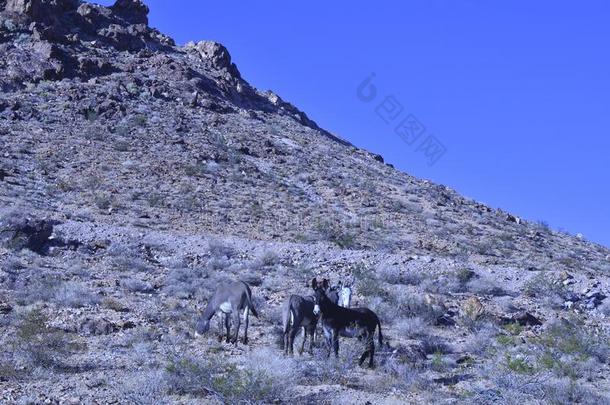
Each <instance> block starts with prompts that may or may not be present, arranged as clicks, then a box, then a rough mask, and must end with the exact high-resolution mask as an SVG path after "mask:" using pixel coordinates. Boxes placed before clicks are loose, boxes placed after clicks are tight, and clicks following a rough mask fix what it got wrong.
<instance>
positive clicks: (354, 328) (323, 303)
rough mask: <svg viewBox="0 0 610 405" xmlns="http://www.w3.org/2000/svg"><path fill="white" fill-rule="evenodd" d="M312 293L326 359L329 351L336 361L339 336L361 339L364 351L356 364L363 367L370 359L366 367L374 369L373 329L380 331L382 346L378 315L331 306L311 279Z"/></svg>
mask: <svg viewBox="0 0 610 405" xmlns="http://www.w3.org/2000/svg"><path fill="white" fill-rule="evenodd" d="M311 287H312V288H313V290H314V293H315V294H314V302H313V304H314V310H313V312H314V314H315V315H321V319H322V329H323V330H324V337H325V338H326V344H327V346H328V355H329V356H330V353H331V350H333V351H334V352H335V357H339V336H344V337H357V338H359V339H363V340H364V341H365V344H366V350H365V351H364V353H362V356H360V360H359V362H358V363H359V364H360V365H362V363H364V360H366V358H367V357H368V358H369V367H371V368H373V367H374V360H373V358H374V355H375V342H374V335H375V329H377V328H379V345H381V344H382V343H383V337H382V335H381V322H379V318H378V317H377V314H375V313H374V312H373V311H371V310H370V309H368V308H353V309H351V308H343V307H340V306H339V305H337V304H335V303H333V302H332V301H331V300H330V299H329V298H328V297H327V296H326V291H325V289H324V286H323V284H322V283H318V282H317V280H316V279H315V278H314V279H313V280H312V282H311Z"/></svg>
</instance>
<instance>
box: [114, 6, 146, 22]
mask: <svg viewBox="0 0 610 405" xmlns="http://www.w3.org/2000/svg"><path fill="white" fill-rule="evenodd" d="M111 10H112V11H113V12H114V13H115V14H116V15H117V16H119V17H121V18H123V19H124V20H125V21H127V22H129V23H131V24H144V25H148V11H149V10H148V6H147V5H146V4H144V2H143V1H142V0H117V1H116V3H114V5H113V6H112V7H111Z"/></svg>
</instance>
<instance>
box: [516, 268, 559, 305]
mask: <svg viewBox="0 0 610 405" xmlns="http://www.w3.org/2000/svg"><path fill="white" fill-rule="evenodd" d="M523 294H524V295H526V296H528V297H533V298H539V299H543V300H544V301H545V303H546V304H547V305H550V306H552V307H555V308H559V307H561V305H562V304H563V302H564V298H565V294H566V289H565V287H564V285H563V284H561V283H559V282H558V281H557V280H552V279H551V278H550V277H549V276H548V275H546V274H545V273H538V274H536V275H535V276H534V277H532V278H530V279H529V280H527V281H526V282H525V283H524V284H523Z"/></svg>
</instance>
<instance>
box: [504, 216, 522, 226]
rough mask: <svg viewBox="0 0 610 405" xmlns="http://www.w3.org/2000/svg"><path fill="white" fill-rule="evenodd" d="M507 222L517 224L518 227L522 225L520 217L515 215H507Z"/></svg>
mask: <svg viewBox="0 0 610 405" xmlns="http://www.w3.org/2000/svg"><path fill="white" fill-rule="evenodd" d="M506 220H507V221H508V222H514V223H516V224H517V225H519V224H521V218H519V217H517V216H515V215H511V214H507V215H506Z"/></svg>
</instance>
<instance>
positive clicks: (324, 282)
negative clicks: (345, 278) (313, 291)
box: [322, 278, 330, 290]
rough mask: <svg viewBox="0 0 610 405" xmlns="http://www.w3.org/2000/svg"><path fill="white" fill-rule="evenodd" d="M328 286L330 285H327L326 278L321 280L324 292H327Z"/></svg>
mask: <svg viewBox="0 0 610 405" xmlns="http://www.w3.org/2000/svg"><path fill="white" fill-rule="evenodd" d="M329 286H330V283H329V281H328V279H327V278H325V279H323V280H322V287H323V288H324V289H325V290H328V287H329Z"/></svg>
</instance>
